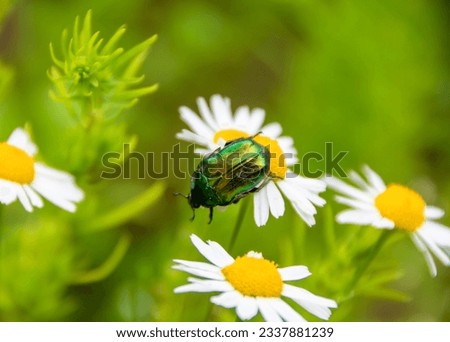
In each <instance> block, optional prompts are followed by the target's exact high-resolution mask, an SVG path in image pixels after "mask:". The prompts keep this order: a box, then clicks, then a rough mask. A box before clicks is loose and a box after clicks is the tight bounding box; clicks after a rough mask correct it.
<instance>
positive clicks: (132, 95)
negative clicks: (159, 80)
mask: <svg viewBox="0 0 450 342" xmlns="http://www.w3.org/2000/svg"><path fill="white" fill-rule="evenodd" d="M91 17H92V12H91V11H88V13H87V14H86V17H85V19H84V21H83V25H82V26H81V28H80V27H79V26H80V24H79V22H80V21H79V18H78V17H77V18H76V19H75V24H74V26H73V36H72V37H71V38H70V39H69V38H68V36H69V33H68V31H67V30H64V31H63V33H62V36H61V47H62V48H61V49H62V57H63V59H62V60H60V59H58V58H57V57H56V55H55V52H54V48H53V45H52V44H50V53H51V56H52V60H53V63H54V66H53V67H51V68H50V70H49V72H48V75H49V77H50V79H51V80H52V81H53V83H54V85H55V91H52V92H51V93H50V94H51V96H52V98H54V99H55V100H59V101H62V102H63V103H64V104H65V106H66V108H67V110H68V111H69V112H70V113H71V114H72V115H74V116H76V117H78V118H80V119H81V120H82V121H83V122H84V123H85V125H89V124H90V122H91V121H92V120H97V119H102V118H107V119H109V118H111V117H114V116H116V115H118V114H120V112H121V111H122V110H123V109H126V108H131V107H132V106H134V105H135V104H136V103H137V101H138V98H139V97H142V96H144V95H147V94H151V93H153V92H154V91H155V90H156V89H157V85H153V86H148V87H141V88H136V87H137V86H138V85H139V84H140V83H142V81H143V80H144V76H143V75H142V76H138V75H137V73H138V71H139V68H140V67H141V65H142V62H143V61H144V60H145V58H146V56H147V53H148V49H149V48H150V46H151V45H152V44H153V43H154V42H155V40H156V36H153V37H151V38H149V39H147V40H145V41H144V42H142V43H140V44H138V45H136V46H134V47H133V48H131V49H129V50H128V51H125V50H124V49H123V48H119V47H117V44H118V42H119V40H120V38H121V37H122V36H123V34H124V33H125V27H124V26H121V27H120V28H119V29H117V31H116V32H115V33H114V34H113V36H112V37H111V38H110V39H109V40H108V41H107V42H106V43H103V42H104V40H103V39H102V38H99V35H100V32H98V31H97V32H95V33H94V34H92V30H91V26H92V25H91V21H92V18H91ZM74 104H78V106H79V108H78V109H76V108H75V106H74ZM86 107H88V109H86Z"/></svg>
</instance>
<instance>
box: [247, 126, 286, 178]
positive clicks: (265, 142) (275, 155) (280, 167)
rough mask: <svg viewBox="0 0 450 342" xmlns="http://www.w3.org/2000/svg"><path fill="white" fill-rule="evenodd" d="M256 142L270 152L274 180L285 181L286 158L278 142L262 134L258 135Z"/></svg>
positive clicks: (271, 171)
mask: <svg viewBox="0 0 450 342" xmlns="http://www.w3.org/2000/svg"><path fill="white" fill-rule="evenodd" d="M254 140H255V141H256V142H257V143H258V144H260V145H262V146H265V147H266V148H267V149H268V150H269V153H270V173H271V174H272V176H273V177H274V178H281V179H284V178H285V177H286V172H287V165H286V158H285V156H284V152H283V150H282V149H281V147H280V145H279V144H278V142H277V141H276V140H274V139H271V138H269V137H266V136H264V135H261V134H259V135H257V136H256V137H255V138H254Z"/></svg>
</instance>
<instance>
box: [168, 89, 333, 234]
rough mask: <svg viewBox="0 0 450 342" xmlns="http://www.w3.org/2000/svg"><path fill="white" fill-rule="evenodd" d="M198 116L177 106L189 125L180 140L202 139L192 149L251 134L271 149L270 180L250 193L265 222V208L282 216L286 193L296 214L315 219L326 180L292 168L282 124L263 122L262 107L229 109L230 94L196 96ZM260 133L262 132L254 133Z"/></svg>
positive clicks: (292, 150)
mask: <svg viewBox="0 0 450 342" xmlns="http://www.w3.org/2000/svg"><path fill="white" fill-rule="evenodd" d="M197 105H198V108H199V111H200V116H198V115H197V114H196V113H194V112H193V111H192V110H191V109H189V108H187V107H181V108H180V114H181V119H182V120H183V121H184V122H185V123H186V124H187V125H188V126H189V128H190V129H191V130H187V129H183V130H182V131H181V132H180V133H178V134H177V135H176V136H177V138H179V139H181V140H185V141H188V142H192V143H195V144H198V145H201V146H202V148H197V149H196V152H198V153H200V154H206V153H209V152H211V151H213V150H215V149H216V148H218V147H223V145H224V144H225V143H226V142H228V141H231V140H234V139H238V138H244V137H250V136H254V135H256V136H255V137H254V138H253V139H254V140H255V141H256V142H257V143H259V144H261V145H263V146H265V147H266V148H267V149H268V150H269V152H270V176H271V180H270V181H269V182H267V184H266V185H265V186H264V187H262V189H260V191H258V192H256V193H255V194H254V219H255V222H256V225H257V226H263V225H265V224H266V223H267V220H268V219H269V214H272V216H274V217H275V218H279V217H281V216H283V214H284V210H285V205H284V199H283V196H282V194H284V196H286V197H287V198H288V199H289V201H290V202H291V204H292V206H293V207H294V209H295V211H296V212H297V213H298V215H300V217H301V218H302V219H303V220H304V221H305V222H306V223H307V224H308V225H309V226H312V225H314V224H315V219H314V215H315V214H316V213H317V210H316V207H315V206H323V205H324V204H325V200H324V199H323V198H321V197H319V195H318V194H319V193H320V192H323V191H325V188H326V184H325V183H324V182H323V181H321V180H318V179H311V178H306V177H302V176H299V175H297V174H295V173H293V172H292V171H291V170H290V169H289V167H290V166H293V165H295V164H296V163H297V162H298V158H297V150H296V149H295V147H294V141H293V139H292V138H291V137H288V136H281V133H282V128H281V126H280V124H279V123H277V122H273V123H270V124H267V125H265V126H263V122H264V118H265V112H264V110H263V109H260V108H255V109H252V110H250V109H249V108H248V107H247V106H241V107H239V108H238V109H236V112H235V114H234V115H233V113H232V110H231V103H230V100H229V99H228V98H224V97H221V96H220V95H213V96H212V97H211V101H210V107H209V106H208V104H207V102H206V100H205V99H204V98H202V97H199V98H198V99H197ZM258 133H260V134H258Z"/></svg>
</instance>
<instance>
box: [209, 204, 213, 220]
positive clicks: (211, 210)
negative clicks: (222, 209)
mask: <svg viewBox="0 0 450 342" xmlns="http://www.w3.org/2000/svg"><path fill="white" fill-rule="evenodd" d="M212 219H213V208H212V207H211V208H209V222H208V224H211V222H212Z"/></svg>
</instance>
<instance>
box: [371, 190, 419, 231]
mask: <svg viewBox="0 0 450 342" xmlns="http://www.w3.org/2000/svg"><path fill="white" fill-rule="evenodd" d="M375 206H376V207H377V209H378V211H379V212H380V214H381V216H383V217H386V218H388V219H390V220H392V221H394V223H395V226H396V227H397V228H400V229H404V230H407V231H409V232H414V231H416V230H417V229H418V228H419V227H420V226H421V225H422V223H423V222H424V221H425V201H424V200H423V198H422V196H420V195H419V194H418V193H417V192H415V191H414V190H411V189H410V188H407V187H406V186H403V185H398V184H390V185H388V187H387V188H386V190H385V191H384V192H383V193H381V194H379V195H378V196H377V197H376V199H375Z"/></svg>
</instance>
